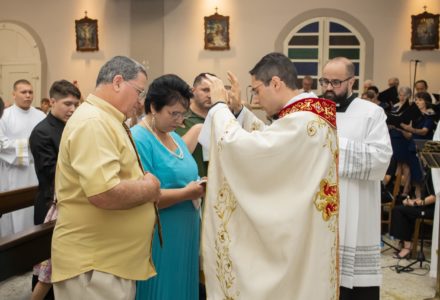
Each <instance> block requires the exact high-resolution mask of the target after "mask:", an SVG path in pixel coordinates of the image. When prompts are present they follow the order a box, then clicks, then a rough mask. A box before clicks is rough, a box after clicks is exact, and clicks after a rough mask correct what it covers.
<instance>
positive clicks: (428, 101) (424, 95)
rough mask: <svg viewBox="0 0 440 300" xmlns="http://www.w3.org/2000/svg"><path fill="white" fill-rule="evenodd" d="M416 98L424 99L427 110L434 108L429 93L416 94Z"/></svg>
mask: <svg viewBox="0 0 440 300" xmlns="http://www.w3.org/2000/svg"><path fill="white" fill-rule="evenodd" d="M415 98H416V99H417V98H419V99H423V100H424V101H425V105H426V108H430V107H431V106H432V99H431V95H430V94H428V93H427V92H418V93H416V94H415Z"/></svg>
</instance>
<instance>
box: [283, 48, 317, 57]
mask: <svg viewBox="0 0 440 300" xmlns="http://www.w3.org/2000/svg"><path fill="white" fill-rule="evenodd" d="M288 56H289V58H290V59H318V49H310V48H295V49H289V53H288Z"/></svg>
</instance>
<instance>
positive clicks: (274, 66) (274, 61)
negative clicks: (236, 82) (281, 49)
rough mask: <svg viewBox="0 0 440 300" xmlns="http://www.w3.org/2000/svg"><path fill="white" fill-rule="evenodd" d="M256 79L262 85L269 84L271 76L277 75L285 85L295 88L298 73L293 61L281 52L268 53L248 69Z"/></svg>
mask: <svg viewBox="0 0 440 300" xmlns="http://www.w3.org/2000/svg"><path fill="white" fill-rule="evenodd" d="M249 73H250V74H251V75H252V76H254V77H255V79H256V80H260V81H262V82H263V84H264V85H266V86H267V85H269V83H270V81H271V80H272V77H274V76H278V77H279V78H280V79H281V81H283V82H284V83H285V84H286V86H288V87H289V88H291V89H292V90H296V89H297V77H298V73H297V71H296V68H295V66H294V64H293V62H291V61H290V59H289V58H288V57H287V56H285V55H284V54H282V53H278V52H272V53H269V54H267V55H265V56H263V58H262V59H261V60H260V61H259V62H258V63H257V64H256V65H255V67H254V68H253V69H252V70H250V71H249Z"/></svg>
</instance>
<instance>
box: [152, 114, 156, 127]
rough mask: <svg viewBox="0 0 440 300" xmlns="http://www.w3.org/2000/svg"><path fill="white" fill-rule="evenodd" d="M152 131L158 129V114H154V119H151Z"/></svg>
mask: <svg viewBox="0 0 440 300" xmlns="http://www.w3.org/2000/svg"><path fill="white" fill-rule="evenodd" d="M151 129H153V130H155V129H156V113H153V117H152V118H151Z"/></svg>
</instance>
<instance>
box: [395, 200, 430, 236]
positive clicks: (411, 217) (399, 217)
mask: <svg viewBox="0 0 440 300" xmlns="http://www.w3.org/2000/svg"><path fill="white" fill-rule="evenodd" d="M422 213H423V214H424V218H425V219H432V218H433V217H434V205H432V204H431V205H427V206H403V205H399V206H396V207H394V209H393V212H392V217H391V230H390V234H391V235H392V236H393V237H395V238H397V239H399V240H403V241H411V239H412V235H413V232H414V225H415V223H416V219H418V218H421V217H422Z"/></svg>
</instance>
